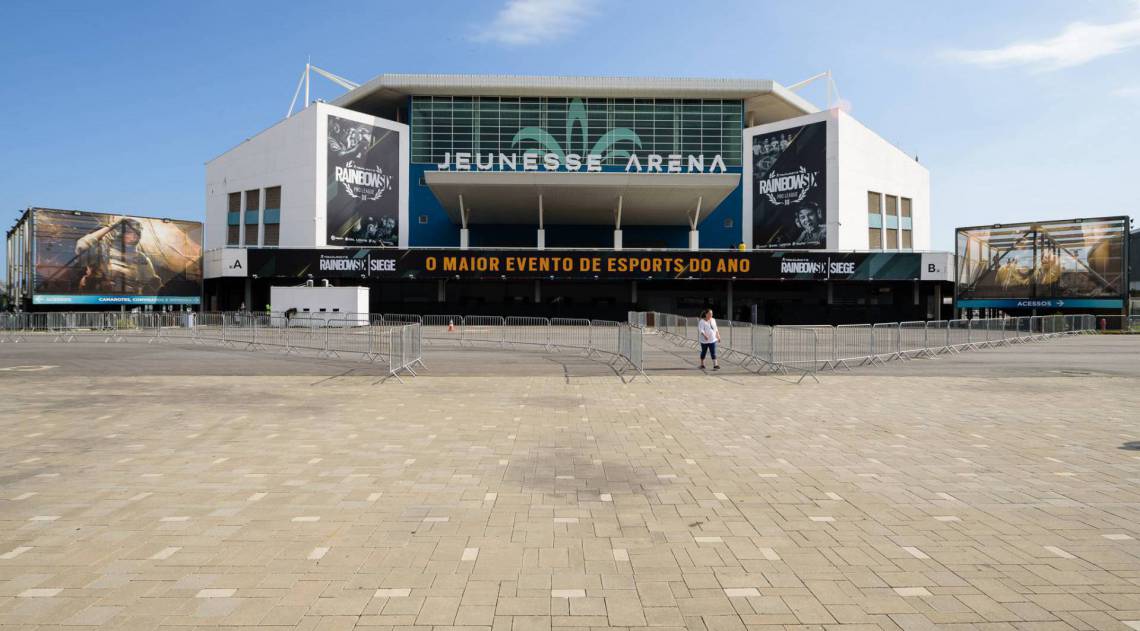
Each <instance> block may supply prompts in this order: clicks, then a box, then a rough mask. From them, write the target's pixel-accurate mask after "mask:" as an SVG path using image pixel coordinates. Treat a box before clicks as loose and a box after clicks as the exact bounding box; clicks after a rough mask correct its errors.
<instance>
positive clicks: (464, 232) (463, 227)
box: [459, 193, 471, 250]
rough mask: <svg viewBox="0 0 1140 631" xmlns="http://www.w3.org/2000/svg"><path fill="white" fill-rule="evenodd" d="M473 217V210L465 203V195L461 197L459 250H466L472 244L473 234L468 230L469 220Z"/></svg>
mask: <svg viewBox="0 0 1140 631" xmlns="http://www.w3.org/2000/svg"><path fill="white" fill-rule="evenodd" d="M470 215H471V209H470V208H468V207H467V206H466V205H464V203H463V194H462V193H461V194H460V195H459V221H460V222H462V223H460V227H459V249H460V250H466V249H467V247H468V246H469V244H470V243H471V233H470V232H469V231H468V229H467V219H468V218H469V217H470Z"/></svg>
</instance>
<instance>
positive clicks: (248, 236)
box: [245, 189, 261, 245]
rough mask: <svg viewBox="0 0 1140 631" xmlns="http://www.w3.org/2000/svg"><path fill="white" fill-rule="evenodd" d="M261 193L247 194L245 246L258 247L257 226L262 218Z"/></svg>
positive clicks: (255, 191) (256, 191)
mask: <svg viewBox="0 0 1140 631" xmlns="http://www.w3.org/2000/svg"><path fill="white" fill-rule="evenodd" d="M260 211H261V191H259V190H256V189H254V190H252V191H246V192H245V244H246V245H257V224H258V223H260V221H259V217H260V216H261V212H260Z"/></svg>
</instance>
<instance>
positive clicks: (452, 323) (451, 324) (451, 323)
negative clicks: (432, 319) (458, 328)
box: [447, 320, 455, 333]
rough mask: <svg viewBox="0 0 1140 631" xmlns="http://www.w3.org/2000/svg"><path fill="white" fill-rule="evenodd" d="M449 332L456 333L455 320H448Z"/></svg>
mask: <svg viewBox="0 0 1140 631" xmlns="http://www.w3.org/2000/svg"><path fill="white" fill-rule="evenodd" d="M447 332H448V333H454V332H455V320H448V321H447Z"/></svg>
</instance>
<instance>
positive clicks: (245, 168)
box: [203, 103, 411, 250]
mask: <svg viewBox="0 0 1140 631" xmlns="http://www.w3.org/2000/svg"><path fill="white" fill-rule="evenodd" d="M329 114H333V115H336V116H339V117H341V118H347V119H349V120H355V121H358V122H362V123H368V124H370V125H375V126H377V127H384V128H386V129H394V130H396V131H399V132H400V174H399V182H400V216H399V247H401V248H406V247H407V246H408V193H409V182H408V171H409V165H408V162H409V158H410V155H411V150H410V147H409V142H410V138H411V134H410V132H409V129H408V126H407V125H405V124H403V123H396V122H393V121H390V120H386V119H383V118H376V117H375V116H368V115H367V114H360V113H359V112H353V111H351V110H346V109H343V108H339V107H334V106H332V105H328V104H326V103H316V104H314V105H311V106H309V107H308V108H306V109H304V110H301V111H300V112H299V113H297V114H294V115H293V116H292V117H290V118H287V119H285V120H283V121H281V122H279V123H277V124H276V125H274V126H273V127H270V128H269V129H267V130H265V131H263V132H261V133H260V134H257V135H256V136H254V137H252V138H250V139H248V140H246V141H245V142H243V143H242V144H240V145H238V146H237V147H234V148H233V149H230V150H229V151H227V152H225V153H223V154H222V155H220V156H218V157H217V158H214V159H213V160H211V161H209V162H207V163H206V226H205V231H204V232H205V235H204V237H203V240H204V241H205V243H204V246H205V249H206V250H212V249H216V248H222V247H225V245H226V212H227V210H228V208H229V201H228V200H229V194H230V193H235V192H241V193H244V192H245V191H247V190H253V189H265V188H268V187H272V186H280V187H281V235H280V242H279V243H278V247H282V248H314V247H325V246H326V245H327V242H326V234H327V231H326V220H325V206H326V203H327V191H326V190H325V179H326V168H327V150H326V143H327V140H326V139H327V137H328V136H327V134H328V115H329ZM244 203H245V197H244V195H243V197H242V204H243V208H242V217H241V221H242V223H243V224H244V222H245V208H244ZM261 203H262V206H264V204H265V200H264V195H263V196H262V200H261ZM243 229H244V226H243ZM242 242H243V243H245V240H243V241H242ZM249 247H254V246H252V245H250V246H249Z"/></svg>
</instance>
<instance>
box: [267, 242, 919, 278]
mask: <svg viewBox="0 0 1140 631" xmlns="http://www.w3.org/2000/svg"><path fill="white" fill-rule="evenodd" d="M921 260H922V255H921V254H918V253H911V252H895V253H868V252H803V251H799V252H788V251H750V252H731V251H728V252H699V251H698V252H685V251H676V252H634V251H621V252H616V251H583V250H566V251H558V250H542V251H534V250H517V251H511V250H389V249H368V248H361V249H355V248H343V249H336V250H331V249H325V250H282V249H274V248H267V249H250V250H249V273H250V274H251V275H256V276H258V277H260V278H270V277H286V278H290V279H305V278H313V279H320V278H344V279H348V278H358V279H376V280H382V279H422V280H431V279H455V278H459V279H487V280H498V279H509V280H525V279H571V280H573V279H578V280H593V279H607V280H669V279H683V278H708V279H740V280H744V279H763V280H918V279H919V278H920V274H919V272H920V269H921Z"/></svg>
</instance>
